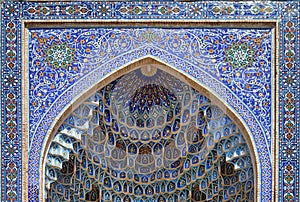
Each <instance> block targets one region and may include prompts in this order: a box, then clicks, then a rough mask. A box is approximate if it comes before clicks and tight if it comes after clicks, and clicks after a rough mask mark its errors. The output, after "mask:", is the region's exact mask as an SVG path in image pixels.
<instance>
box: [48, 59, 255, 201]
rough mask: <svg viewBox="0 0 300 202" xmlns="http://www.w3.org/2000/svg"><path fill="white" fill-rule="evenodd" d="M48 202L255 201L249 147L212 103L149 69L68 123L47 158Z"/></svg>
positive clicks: (113, 87)
mask: <svg viewBox="0 0 300 202" xmlns="http://www.w3.org/2000/svg"><path fill="white" fill-rule="evenodd" d="M45 187H46V198H47V201H132V202H133V201H139V202H142V201H149V202H150V201H151V202H152V201H153V202H154V201H239V200H240V201H253V200H254V177H253V167H252V160H251V157H250V152H249V149H248V146H247V144H246V142H245V140H244V138H243V136H242V134H241V133H240V131H239V129H238V128H237V127H236V125H235V124H234V123H233V122H232V121H231V120H230V119H229V118H228V117H227V116H226V114H225V113H224V112H223V111H222V110H221V109H220V108H219V107H217V106H215V105H213V104H212V103H211V102H210V100H209V99H208V98H206V97H205V96H203V95H201V94H200V93H199V92H198V91H196V90H195V89H193V88H192V87H191V86H189V85H187V84H186V83H184V82H182V81H181V80H179V79H177V78H175V77H174V76H172V75H170V74H169V73H167V72H165V71H163V70H160V69H158V68H157V67H156V65H155V64H149V65H144V66H142V67H140V68H139V69H136V70H134V71H132V72H130V73H127V74H125V75H124V76H122V77H121V78H118V79H116V80H115V81H113V82H111V83H109V84H108V85H106V86H105V87H104V88H102V89H101V90H99V91H98V92H97V93H95V94H94V95H93V96H91V97H90V98H88V99H87V100H86V101H85V102H83V103H82V104H81V105H80V106H79V107H78V108H77V109H76V110H75V111H74V112H73V113H72V114H71V115H70V116H69V117H68V118H67V119H66V120H65V122H64V123H63V125H62V126H61V127H60V129H59V130H58V132H57V134H56V135H55V136H54V139H53V141H52V143H51V145H50V149H49V152H48V155H47V163H46V174H45Z"/></svg>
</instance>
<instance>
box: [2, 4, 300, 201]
mask: <svg viewBox="0 0 300 202" xmlns="http://www.w3.org/2000/svg"><path fill="white" fill-rule="evenodd" d="M299 9H300V3H299V2H240V3H237V2H223V3H219V2H192V3H190V2H189V3H180V2H168V3H164V2H135V3H134V2H113V3H109V2H73V3H72V2H59V3H58V4H57V3H48V2H45V3H34V2H3V3H2V4H1V44H2V52H1V81H2V82H1V92H2V95H1V144H2V146H1V155H2V161H1V181H2V183H1V184H2V186H1V200H2V201H21V200H22V189H25V190H26V189H28V194H29V197H30V198H29V201H37V200H38V199H37V198H38V194H39V183H38V170H39V169H38V168H39V163H40V161H39V157H40V153H39V152H40V151H39V150H38V148H42V146H43V137H44V135H45V133H46V131H47V128H49V125H50V124H51V123H52V120H51V119H52V118H55V117H56V115H57V114H55V113H54V114H51V113H49V112H50V111H51V110H49V109H50V108H55V109H57V110H58V111H61V110H63V108H64V106H66V105H67V104H68V103H69V102H70V101H71V100H72V97H74V96H76V95H78V94H79V93H80V92H82V88H83V87H84V86H83V85H85V86H89V85H90V84H93V82H92V81H91V80H93V78H94V81H96V79H97V78H99V77H101V76H104V75H106V74H108V73H109V72H111V71H112V70H115V69H117V68H119V67H121V66H124V65H126V64H128V60H129V59H130V60H131V59H137V58H140V57H142V56H145V55H152V56H154V57H156V58H158V59H159V60H161V61H166V63H169V64H171V65H173V66H176V67H178V68H179V69H180V68H182V70H184V71H185V72H186V74H189V75H191V76H192V77H195V78H196V79H197V80H198V81H199V82H200V83H206V84H210V85H207V86H208V87H209V88H210V89H212V90H213V91H215V92H217V93H218V94H219V95H221V97H222V98H223V99H224V100H226V101H227V102H228V103H229V104H230V105H231V106H239V107H237V108H235V109H236V111H237V112H238V113H239V114H244V115H243V117H242V118H243V119H244V120H251V122H247V124H250V123H251V124H253V126H252V128H254V127H255V128H257V130H256V131H255V130H252V131H251V132H252V135H253V137H254V139H255V142H256V143H261V142H263V143H265V144H263V145H258V144H257V145H258V146H257V151H258V154H259V156H260V163H261V174H262V176H261V178H262V182H261V186H262V188H263V191H264V192H263V193H265V194H262V197H261V201H272V200H273V198H272V194H271V192H272V172H273V171H272V170H271V165H272V163H271V159H272V155H274V154H272V152H271V148H272V145H273V146H274V144H275V142H274V138H275V137H274V133H272V131H271V130H270V129H271V124H272V119H274V117H275V114H272V111H271V103H270V98H272V95H271V94H270V92H271V90H270V89H272V88H273V87H274V86H271V85H270V84H271V78H272V75H271V69H270V68H271V67H272V66H271V64H269V63H265V62H266V61H270V59H271V61H273V59H274V58H272V57H274V56H272V55H271V52H268V51H266V50H270V48H271V46H272V44H271V33H270V32H271V31H270V29H269V30H268V29H265V30H263V29H258V30H257V29H254V30H252V32H253V34H252V35H251V30H250V29H244V32H249V33H248V35H245V37H246V36H248V37H249V39H246V38H243V37H240V38H238V37H237V35H238V34H239V33H238V32H235V33H233V36H234V37H235V38H234V39H232V40H231V42H232V43H228V42H229V41H228V40H227V43H224V44H222V41H221V40H218V42H219V43H218V44H216V43H215V41H211V40H210V39H208V40H206V39H205V36H198V38H200V39H202V40H203V41H202V43H204V45H203V46H201V45H199V46H198V47H200V48H201V50H199V51H198V53H200V51H203V52H205V53H207V55H206V56H207V57H205V58H197V54H196V53H197V51H195V52H194V53H195V54H194V55H193V57H194V58H193V61H195V63H187V61H189V60H187V59H186V58H184V57H185V55H183V54H182V52H184V51H182V50H181V53H180V51H178V49H179V48H181V47H182V46H180V45H181V44H180V42H181V41H182V40H178V39H181V38H180V37H182V39H183V41H184V40H185V39H184V37H185V35H184V34H183V35H179V34H178V36H177V37H178V38H177V39H176V37H175V36H174V35H173V37H170V36H169V37H170V39H169V41H167V42H166V41H165V43H166V44H165V47H161V46H158V45H157V44H159V43H156V42H155V39H157V37H155V34H151V31H152V33H155V32H157V31H159V29H155V30H154V29H153V30H151V29H150V34H149V32H147V30H145V29H144V28H141V29H140V30H139V31H140V33H142V32H143V31H146V33H144V34H141V36H140V37H141V39H142V40H146V41H148V40H149V39H150V42H148V43H147V45H145V46H142V47H139V48H133V49H132V47H131V48H130V50H132V52H126V51H125V50H126V48H128V47H129V44H128V43H127V42H124V41H122V34H119V35H116V36H117V37H120V40H119V42H120V44H118V45H119V47H123V44H124V43H125V44H124V47H123V49H124V52H123V55H119V53H117V52H115V55H114V54H107V52H104V55H103V56H101V52H99V54H97V55H98V56H99V57H100V56H101V57H103V58H104V57H106V56H108V57H113V58H110V59H109V61H110V62H108V63H107V64H106V68H107V70H106V72H103V71H99V69H101V67H98V70H97V69H93V68H89V67H90V66H92V65H93V64H94V65H95V64H99V62H100V61H97V60H96V59H97V58H95V57H92V56H93V55H96V52H95V51H98V50H100V49H99V48H98V49H97V44H91V43H90V42H89V40H90V37H91V34H90V33H89V34H87V36H86V38H85V37H84V36H83V37H82V38H83V39H82V40H83V41H84V43H90V44H91V48H90V49H86V48H85V49H84V47H85V46H84V45H82V46H80V45H78V46H76V47H75V46H74V45H75V44H77V42H76V43H75V42H74V39H73V38H72V36H74V35H73V34H70V39H68V36H67V34H68V33H67V32H68V31H78V32H81V33H84V32H89V30H88V29H87V30H85V29H77V30H76V29H66V30H64V31H63V33H65V35H61V36H58V35H57V33H58V32H61V31H59V30H56V32H55V30H52V31H53V33H51V29H49V31H47V30H44V31H45V32H43V31H42V30H39V29H38V28H36V30H34V29H32V30H30V37H31V38H30V42H32V43H30V48H35V49H32V50H34V51H35V52H31V53H32V54H33V55H32V56H30V57H29V61H30V62H34V63H32V64H31V63H30V62H29V64H31V65H29V66H30V67H33V68H32V69H30V74H29V75H28V79H29V80H31V81H33V83H30V85H32V86H31V87H33V88H30V93H29V96H30V100H29V104H30V105H29V108H30V114H29V115H30V117H31V119H30V120H31V121H30V124H32V126H33V127H32V128H30V129H31V130H32V129H33V128H37V124H36V125H35V120H34V118H36V117H35V116H33V114H34V113H36V114H39V117H37V120H39V121H41V122H40V123H41V125H40V127H41V128H39V129H42V130H37V131H36V132H30V134H29V142H30V145H31V144H33V143H34V144H33V145H34V147H29V149H30V150H29V161H30V162H29V166H30V167H29V173H30V175H29V176H30V177H29V181H28V183H29V186H28V188H26V187H22V161H21V160H22V149H20V148H21V147H22V146H21V145H22V130H23V129H22V118H23V116H22V104H23V103H22V90H24V89H22V76H21V75H22V73H24V72H22V64H23V61H22V50H21V45H22V40H23V38H22V37H23V36H22V25H23V24H22V20H33V19H38V20H55V19H67V20H69V19H164V20H168V19H178V20H181V19H184V20H189V19H198V20H204V19H222V20H226V19H228V20H229V19H239V20H250V19H259V20H262V19H268V20H278V23H279V30H278V35H279V36H278V40H279V42H278V43H279V44H278V45H279V47H278V51H279V53H278V59H279V63H278V77H279V80H278V83H279V86H278V100H279V106H278V109H276V111H278V112H277V113H278V114H279V120H278V123H277V124H278V129H279V139H278V141H279V145H277V147H278V148H279V151H278V161H279V163H278V170H277V171H276V172H278V173H276V174H277V175H278V180H279V182H278V185H277V186H278V187H277V190H278V195H277V197H278V200H279V201H298V200H299V192H298V190H299V166H298V165H299V160H298V158H299V152H298V148H299V137H298V136H299V135H298V134H299V122H300V116H299V113H300V106H299V105H300V104H299V103H300V100H299V99H300V98H299V86H300V84H299V80H298V79H297V78H299V77H300V69H299V57H300V56H299V52H300V48H299V47H300V46H299V26H298V24H299ZM228 29H229V28H228ZM103 30H104V31H103V32H106V33H109V30H105V29H103ZM218 30H219V31H220V30H226V29H225V28H224V29H216V30H214V31H212V30H210V31H211V32H215V34H216V36H217V35H218V34H219V36H220V34H221V33H217V32H218ZM259 30H261V31H259ZM113 31H116V32H118V29H115V30H113ZM125 31H127V32H130V30H125ZM148 31H149V30H148ZM194 31H195V30H194ZM227 31H228V30H227ZM220 32H221V31H220ZM241 32H242V31H241ZM35 33H36V35H35ZM197 33H199V30H197ZM200 33H201V31H200ZM202 33H203V34H205V32H204V31H203V32H202ZM104 34H105V33H102V34H101V35H104ZM169 35H170V34H169ZM186 35H187V36H188V39H190V40H191V39H193V38H191V37H190V36H191V35H192V32H190V31H188V34H186ZM51 36H52V37H54V38H53V40H52V41H51ZM75 36H79V33H78V34H75ZM108 36H110V37H111V35H109V34H108ZM127 36H129V38H128V37H125V39H126V40H128V39H129V40H130V36H131V34H127ZM165 36H168V34H165ZM222 36H223V35H222ZM228 37H229V36H228ZM213 39H216V38H213ZM176 40H177V41H176ZM229 40H230V37H229ZM102 42H103V41H102ZM109 42H110V41H107V44H109ZM155 43H156V44H155ZM78 44H80V41H79V42H78ZM132 44H134V43H132ZM136 44H138V43H137V42H136ZM175 44H177V45H175ZM199 44H201V43H200V41H199ZM207 44H210V45H211V46H213V47H214V48H212V50H211V48H210V47H209V46H210V45H207ZM98 45H99V44H98ZM160 45H162V44H160ZM175 46H176V47H175ZM219 46H223V47H222V48H217V47H219ZM259 46H261V47H259ZM104 47H105V46H104ZM260 48H261V49H262V52H260V51H259V49H260ZM59 50H64V51H59ZM116 50H122V49H120V48H119V49H118V48H116ZM219 50H223V51H221V52H216V51H219ZM39 51H40V52H39ZM235 51H236V52H235ZM112 52H113V51H112ZM245 52H247V53H248V54H247V55H248V58H246V56H245V55H243V53H245ZM226 53H227V54H226ZM231 53H232V54H231ZM43 54H44V55H43ZM45 54H47V55H45ZM62 54H66V55H64V56H66V58H68V59H67V60H66V61H65V62H64V63H60V57H62ZM138 54H142V55H138ZM234 54H236V55H239V56H240V57H234V58H233V57H231V55H234ZM260 54H261V55H260ZM51 55H52V56H53V57H51ZM252 55H254V56H253V57H249V56H252ZM38 56H39V57H38ZM101 57H100V58H101ZM262 58H267V59H266V61H263V60H262ZM85 59H87V61H86V60H85ZM213 59H215V60H216V62H215V63H214V62H213ZM242 59H246V61H247V62H244V63H243V62H242ZM201 60H202V61H201ZM82 61H83V63H82V64H80V62H82ZM84 61H86V62H84ZM126 61H127V62H126ZM207 61H209V63H207ZM263 62H264V63H263ZM71 64H72V65H71ZM199 64H205V65H203V67H204V68H203V69H199V68H195V66H197V65H199ZM217 64H219V66H217ZM220 64H227V65H226V66H225V67H228V69H223V68H225V67H224V66H221V65H220ZM237 65H238V66H237ZM38 66H40V68H37V67H38ZM71 67H72V68H71ZM216 67H217V68H216ZM249 67H250V71H249ZM251 67H254V68H253V69H251ZM255 67H257V68H255ZM43 68H44V69H43ZM203 70H205V72H203ZM97 71H98V72H97ZM82 75H89V76H91V77H90V78H92V79H90V78H86V77H85V78H84V77H82ZM207 75H211V77H208V76H207ZM248 75H249V76H248ZM76 76H78V77H76ZM79 77H82V80H80V81H81V82H77V80H78V79H79ZM45 78H47V79H45ZM219 78H220V80H218V79H219ZM54 81H55V82H54ZM253 81H255V82H253ZM35 84H42V85H35ZM52 84H54V86H53V85H52ZM261 84H263V85H261ZM233 88H234V89H233ZM57 89H59V90H57ZM258 89H262V90H263V91H262V92H261V91H260V90H258ZM248 91H249V92H251V93H247V92H248ZM224 92H225V93H224ZM254 92H255V93H256V94H255V93H254ZM59 93H63V94H62V96H61V97H58V94H59ZM222 93H223V94H222ZM222 95H224V96H222ZM244 96H246V97H244ZM247 96H248V97H247ZM33 97H34V99H35V100H34V99H33ZM261 97H263V98H264V99H262V98H261ZM239 98H244V99H241V100H240V99H239ZM53 100H56V101H55V102H53V103H52V101H53ZM247 102H249V103H251V104H249V103H247ZM243 105H248V106H249V107H244V106H243ZM31 113H32V114H31ZM261 113H263V114H264V116H261V117H260V116H258V114H261ZM41 114H44V117H47V119H44V118H42V117H41V116H40V115H41ZM257 118H258V119H257ZM34 168H35V169H34Z"/></svg>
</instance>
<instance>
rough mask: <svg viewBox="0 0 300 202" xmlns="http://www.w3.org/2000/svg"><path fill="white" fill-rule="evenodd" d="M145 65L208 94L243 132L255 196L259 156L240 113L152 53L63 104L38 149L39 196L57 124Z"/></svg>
mask: <svg viewBox="0 0 300 202" xmlns="http://www.w3.org/2000/svg"><path fill="white" fill-rule="evenodd" d="M145 65H155V66H156V67H158V68H159V69H161V70H163V71H165V72H168V73H169V74H171V75H173V76H174V77H176V78H177V79H179V80H181V81H182V82H184V83H186V84H188V85H190V86H191V87H193V88H194V89H195V90H197V91H198V92H200V93H201V94H202V95H204V96H205V97H207V98H208V99H209V100H210V101H211V103H212V105H216V106H218V107H219V108H220V109H222V111H223V112H225V113H226V115H227V116H228V117H229V118H230V119H231V120H232V121H233V123H234V124H235V125H236V126H237V127H238V128H239V129H240V131H241V134H242V136H243V137H244V139H245V141H246V143H247V145H248V148H249V151H250V156H251V160H252V165H253V168H254V170H253V171H254V176H255V177H254V184H255V186H254V190H255V198H256V199H257V201H259V200H258V198H259V194H258V191H259V190H260V187H259V186H257V185H258V182H259V179H260V176H259V174H260V172H259V168H260V163H259V157H258V154H257V151H256V149H255V148H256V146H255V142H254V140H253V138H252V137H251V132H250V130H249V129H248V128H247V125H246V124H245V123H244V122H243V121H242V120H241V118H239V115H238V114H237V113H236V112H234V111H233V110H232V108H231V107H230V106H228V104H226V103H224V102H222V100H221V98H219V97H218V96H217V95H216V94H215V93H213V92H211V91H210V90H209V89H207V87H206V86H204V85H203V84H201V83H199V82H197V81H196V80H195V79H193V78H191V76H188V75H186V74H185V73H184V72H180V70H178V69H176V68H175V67H172V66H171V65H169V64H165V63H163V62H161V61H158V60H157V59H156V58H153V57H151V56H148V57H145V58H141V59H140V60H138V61H134V62H133V63H131V64H127V65H125V66H123V67H120V68H119V69H118V70H116V71H114V72H112V73H110V74H108V75H107V76H105V77H104V78H103V79H101V80H100V81H99V82H98V83H96V84H95V85H94V86H91V87H90V88H89V89H87V90H86V91H84V92H83V93H81V94H80V95H78V96H77V97H75V98H74V99H73V100H72V101H71V103H70V104H68V106H66V107H65V109H64V110H63V111H62V112H61V113H60V114H59V115H58V117H57V119H55V120H54V121H53V124H52V126H51V127H50V129H49V130H48V133H47V134H46V136H45V139H44V144H43V147H42V150H41V160H40V166H42V167H40V171H41V172H40V199H42V201H43V199H44V188H45V186H44V174H45V165H46V158H47V154H48V150H49V147H50V145H51V142H52V140H53V138H54V135H55V134H56V133H57V131H58V129H59V128H60V126H61V125H62V124H63V122H64V121H65V119H66V118H67V117H68V116H69V115H71V113H72V112H73V110H74V109H76V108H78V107H79V106H80V105H81V104H82V103H83V102H84V101H85V100H86V99H87V98H89V97H90V96H92V95H93V94H95V93H96V92H97V91H98V90H100V89H102V88H103V87H105V86H106V85H108V84H109V83H111V82H112V81H114V80H116V79H118V78H120V77H121V76H123V75H125V74H127V73H130V72H132V71H134V70H136V69H138V68H141V67H142V66H145Z"/></svg>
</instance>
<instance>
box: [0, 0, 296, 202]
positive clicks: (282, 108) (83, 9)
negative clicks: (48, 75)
mask: <svg viewBox="0 0 300 202" xmlns="http://www.w3.org/2000/svg"><path fill="white" fill-rule="evenodd" d="M1 6H2V7H1V15H2V18H1V25H2V26H1V29H2V32H1V33H2V35H1V45H2V46H1V47H2V50H3V51H2V52H1V62H2V66H1V71H2V74H1V76H2V83H1V90H2V96H1V109H2V111H1V115H2V123H1V134H2V136H1V144H2V146H1V148H2V151H1V154H2V161H1V176H2V178H1V179H2V185H3V186H1V200H2V201H20V200H21V197H22V189H23V190H26V189H27V188H26V187H22V185H23V183H22V180H21V179H22V165H21V161H20V159H22V151H21V149H17V148H21V140H22V138H24V137H23V134H22V131H23V130H22V124H21V122H22V110H21V108H22V105H23V104H24V103H22V99H21V95H22V88H21V83H22V82H21V81H22V79H21V72H22V65H21V64H22V63H21V62H22V61H21V56H22V55H21V44H22V39H21V38H22V37H21V31H22V24H21V20H32V19H38V20H46V21H49V20H53V19H68V20H69V19H154V18H156V19H164V20H166V19H167V20H168V19H184V20H186V21H188V20H189V19H198V20H203V19H205V20H207V19H212V20H214V19H216V20H219V19H221V20H227V19H234V20H236V19H239V20H246V21H248V20H251V19H254V20H255V19H258V20H260V21H261V20H265V19H268V20H278V26H279V32H278V41H279V44H278V45H279V48H278V50H279V52H278V56H279V69H278V71H279V72H278V75H279V81H278V83H279V86H278V89H279V91H278V96H279V101H280V102H279V110H278V113H279V120H278V124H279V126H278V128H279V136H280V139H279V147H278V148H279V151H278V155H279V156H278V161H279V163H278V167H279V171H278V173H279V174H278V176H279V177H278V180H279V185H278V195H277V196H276V197H278V199H279V200H280V201H281V200H282V201H298V198H299V195H298V193H297V191H296V190H299V179H298V178H299V175H298V173H299V168H298V165H299V160H298V159H299V153H298V152H296V153H295V152H290V151H291V150H293V151H295V149H293V148H299V141H298V135H297V134H299V128H297V127H296V124H297V123H299V109H300V108H299V103H300V101H299V85H300V84H299V80H297V79H293V75H296V77H295V78H298V77H300V75H299V68H298V66H297V64H298V63H299V53H300V50H299V46H297V44H299V29H298V27H297V25H298V24H299V9H300V3H299V2H291V1H290V2H289V1H286V2H264V1H263V2H260V1H257V2H211V1H209V2H189V3H178V2H168V4H165V3H164V2H135V3H131V2H114V3H109V2H101V3H99V2H45V3H41V2H38V3H35V2H14V1H4V2H2V4H1ZM194 72H195V71H194ZM188 73H189V74H191V75H192V74H193V72H190V71H188ZM5 78H7V79H5ZM286 81H289V82H288V83H286ZM269 87H270V86H269ZM272 88H273V86H272ZM23 90H24V89H23ZM231 98H232V100H233V102H235V100H234V99H235V97H231ZM229 101H231V100H229ZM67 102H68V101H65V102H59V103H57V104H54V106H55V107H56V109H58V110H62V109H63V107H62V106H63V105H65V104H67ZM271 116H273V117H274V114H271ZM49 124H50V122H49V123H48V122H46V123H45V129H42V130H43V133H41V135H43V134H45V133H46V131H47V130H46V128H47V127H48V125H49ZM273 135H274V134H272V136H273ZM273 137H274V136H273ZM36 139H38V137H37V138H36ZM33 140H35V138H34V139H33ZM37 145H39V146H38V147H41V143H40V142H37ZM25 150H26V148H25ZM260 154H261V153H260V152H259V155H260ZM289 154H293V155H289ZM294 154H295V155H294ZM25 155H27V154H25ZM33 156H38V154H37V153H35V154H33ZM30 166H32V167H38V166H39V161H38V160H33V162H30ZM264 166H268V165H264ZM269 169H270V167H269ZM37 173H38V171H37V172H33V173H30V177H31V176H32V178H31V179H29V182H30V183H31V182H32V185H30V186H29V187H28V192H29V196H30V198H29V200H30V201H37V200H38V193H39V191H38V190H39V187H38V185H37V184H38V183H37V184H36V183H33V182H35V181H37V180H38V174H37ZM263 174H265V173H263ZM269 180H272V179H271V176H269ZM263 186H265V184H263ZM268 189H269V188H268V186H265V190H268ZM262 195H263V194H262ZM263 197H265V198H263V199H262V201H265V200H266V201H267V200H272V199H271V194H269V195H265V196H263Z"/></svg>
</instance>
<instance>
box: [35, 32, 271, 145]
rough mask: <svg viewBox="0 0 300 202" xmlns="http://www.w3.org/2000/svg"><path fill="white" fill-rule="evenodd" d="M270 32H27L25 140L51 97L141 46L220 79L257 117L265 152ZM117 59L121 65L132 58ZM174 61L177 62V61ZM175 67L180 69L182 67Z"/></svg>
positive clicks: (48, 105) (47, 107)
mask: <svg viewBox="0 0 300 202" xmlns="http://www.w3.org/2000/svg"><path fill="white" fill-rule="evenodd" d="M271 34H272V33H271V31H270V30H268V29H261V30H258V29H256V30H237V29H217V30H210V29H167V30H166V29H101V28H100V29H88V30H87V29H67V30H62V29H55V30H53V29H39V30H37V29H33V30H30V36H31V39H29V40H30V42H29V44H30V45H29V49H30V50H33V51H32V52H31V53H30V54H29V64H30V70H29V71H30V72H29V74H30V78H29V83H30V86H29V89H30V93H29V94H30V98H29V99H30V101H31V103H30V104H31V105H30V114H31V117H32V120H30V129H31V131H30V135H29V139H30V140H29V144H30V145H31V143H32V138H34V136H32V135H34V131H35V130H36V127H37V126H38V125H39V124H40V122H41V119H40V117H41V115H43V114H44V113H45V112H46V111H47V110H51V109H50V108H51V105H52V104H53V103H54V102H55V100H56V99H57V97H58V96H61V95H62V94H64V92H66V91H68V88H69V87H70V86H72V85H73V84H74V83H76V82H77V81H78V80H80V79H81V78H82V77H83V76H84V75H86V74H88V73H89V72H91V71H93V70H94V69H95V68H98V67H99V66H101V65H103V63H106V62H109V61H110V60H112V59H113V58H115V57H118V56H119V55H124V54H126V53H128V52H136V49H138V48H140V47H145V46H147V47H149V48H151V47H157V48H158V49H161V50H162V51H165V52H169V53H170V54H172V55H173V57H177V58H181V59H183V60H186V61H188V62H190V63H192V64H193V66H195V68H197V67H198V68H200V69H202V70H205V71H207V72H209V73H210V75H212V76H213V77H214V78H217V79H219V80H221V81H222V83H223V84H224V86H227V87H228V88H229V89H230V90H232V91H233V92H234V93H235V94H236V95H237V96H238V97H240V98H242V99H243V102H244V103H245V104H246V105H247V106H249V108H250V110H251V111H252V112H253V113H254V115H256V116H257V118H258V121H259V122H260V123H261V125H262V127H263V128H264V132H265V139H266V140H267V144H268V147H269V150H270V144H271V136H270V131H271V116H270V114H271V107H270V105H271V89H270V83H271V55H270V54H271V51H270V50H272V48H271V41H272V39H271ZM95 39H98V40H95ZM160 54H161V53H159V52H157V53H155V52H153V51H152V52H151V51H150V53H148V52H141V53H139V55H138V56H135V58H138V57H141V56H145V55H151V56H153V57H159V58H161V59H162V60H165V59H163V58H162V57H163V55H160ZM123 59H124V60H125V63H124V64H126V61H127V62H130V61H131V60H132V58H131V57H129V58H126V57H123ZM171 60H172V59H171ZM171 60H170V59H169V61H168V62H169V63H170V62H171ZM43 61H45V62H43ZM174 63H175V65H174V66H178V65H179V64H176V63H177V61H174ZM124 64H123V65H124ZM119 65H121V64H119ZM104 68H105V67H104ZM115 68H118V63H117V64H116V67H115ZM102 69H103V68H102ZM181 69H182V71H185V68H184V67H183V68H181ZM104 71H106V68H105V69H104ZM30 147H31V146H30Z"/></svg>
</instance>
